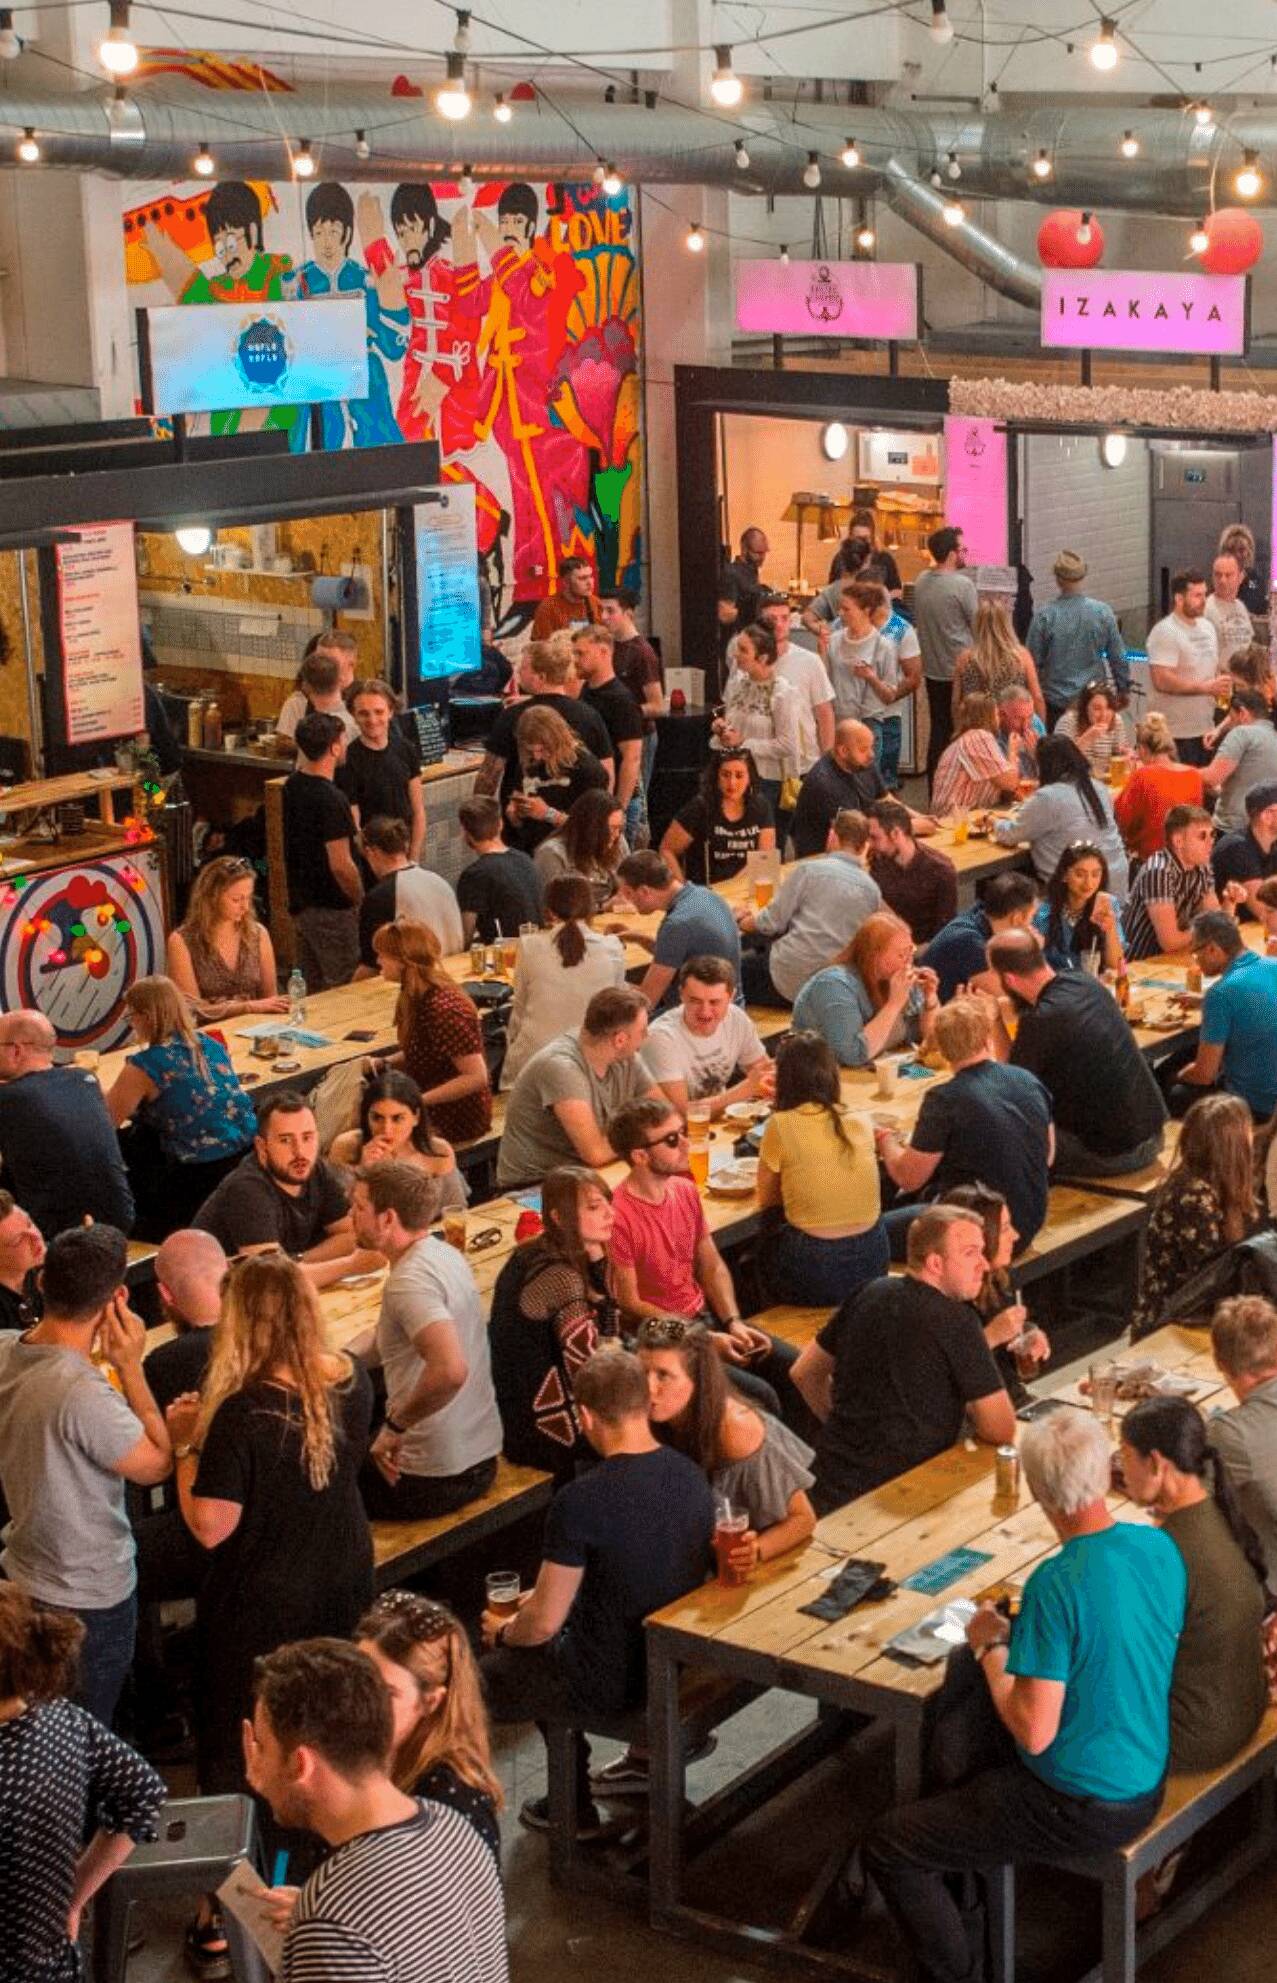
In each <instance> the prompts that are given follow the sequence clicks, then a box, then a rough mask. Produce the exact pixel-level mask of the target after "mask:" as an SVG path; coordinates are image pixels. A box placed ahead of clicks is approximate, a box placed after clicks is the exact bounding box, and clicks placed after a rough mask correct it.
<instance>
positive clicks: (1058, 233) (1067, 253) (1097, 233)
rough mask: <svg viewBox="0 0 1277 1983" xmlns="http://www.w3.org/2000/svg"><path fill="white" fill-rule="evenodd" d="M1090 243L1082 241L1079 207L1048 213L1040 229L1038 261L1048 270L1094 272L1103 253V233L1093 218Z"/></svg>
mask: <svg viewBox="0 0 1277 1983" xmlns="http://www.w3.org/2000/svg"><path fill="white" fill-rule="evenodd" d="M1086 225H1087V227H1088V228H1089V229H1090V237H1091V238H1090V240H1089V241H1082V240H1079V238H1078V237H1079V235H1080V233H1081V231H1082V226H1083V221H1082V215H1081V213H1080V212H1079V211H1078V209H1077V208H1076V207H1060V208H1058V209H1057V211H1056V212H1055V213H1049V214H1048V215H1047V217H1046V219H1045V220H1044V221H1043V223H1042V225H1041V227H1039V229H1038V260H1039V261H1040V262H1041V264H1042V266H1043V268H1048V269H1093V268H1094V267H1095V266H1096V264H1097V263H1098V262H1099V260H1100V258H1101V256H1102V255H1103V253H1104V229H1103V228H1102V227H1101V226H1100V223H1099V221H1098V220H1097V219H1096V218H1095V215H1094V214H1091V215H1090V216H1089V218H1088V220H1087V222H1086Z"/></svg>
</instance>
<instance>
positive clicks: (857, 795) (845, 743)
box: [790, 716, 887, 861]
mask: <svg viewBox="0 0 1277 1983" xmlns="http://www.w3.org/2000/svg"><path fill="white" fill-rule="evenodd" d="M886 795H887V787H886V785H885V784H884V783H883V777H882V773H881V771H879V769H878V767H877V765H876V764H875V763H874V740H873V732H872V730H870V728H869V726H868V724H866V723H858V722H857V721H856V719H855V717H854V716H848V717H846V718H844V720H843V721H842V722H841V723H840V724H839V725H838V727H837V728H836V730H835V731H834V743H833V749H832V750H829V751H826V752H825V755H824V756H823V757H818V758H817V759H816V762H815V763H814V764H813V765H812V768H811V770H810V771H809V772H808V773H807V776H806V777H805V778H804V779H803V782H802V788H801V790H800V791H799V794H798V804H797V805H796V806H795V807H794V817H793V820H792V822H791V824H790V832H791V834H792V836H793V842H794V856H795V859H797V860H800V861H801V860H805V859H806V858H807V856H808V855H809V854H823V853H824V851H825V848H826V846H827V845H828V842H829V829H830V827H831V826H832V825H833V823H834V820H835V819H836V818H837V816H838V814H839V813H840V812H847V811H850V812H862V813H867V812H868V811H869V808H870V806H871V805H873V803H874V801H875V800H877V799H882V798H885V797H886Z"/></svg>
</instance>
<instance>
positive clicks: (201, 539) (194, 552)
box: [173, 523, 213, 558]
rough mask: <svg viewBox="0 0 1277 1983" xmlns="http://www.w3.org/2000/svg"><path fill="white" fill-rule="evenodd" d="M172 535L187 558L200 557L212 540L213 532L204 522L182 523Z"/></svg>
mask: <svg viewBox="0 0 1277 1983" xmlns="http://www.w3.org/2000/svg"><path fill="white" fill-rule="evenodd" d="M173 535H174V537H176V539H177V542H178V546H179V548H180V549H181V550H183V551H185V553H186V555H187V557H188V558H202V557H203V555H204V553H205V551H207V549H208V547H209V545H210V544H211V543H212V541H213V533H212V531H211V530H210V529H209V527H208V525H207V524H206V523H183V524H181V525H180V526H179V527H178V529H176V530H175V531H174V532H173Z"/></svg>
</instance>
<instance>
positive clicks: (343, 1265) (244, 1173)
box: [194, 1088, 383, 1288]
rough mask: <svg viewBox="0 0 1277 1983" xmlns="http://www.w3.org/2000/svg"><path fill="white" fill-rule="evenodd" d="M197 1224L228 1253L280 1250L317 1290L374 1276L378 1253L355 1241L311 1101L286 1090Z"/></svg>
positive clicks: (269, 1100)
mask: <svg viewBox="0 0 1277 1983" xmlns="http://www.w3.org/2000/svg"><path fill="white" fill-rule="evenodd" d="M194 1224H195V1225H196V1226H197V1227H198V1228H199V1230H200V1231H201V1232H211V1233H212V1235H213V1237H214V1239H217V1240H219V1241H220V1242H221V1245H222V1247H223V1249H224V1251H225V1252H226V1253H228V1254H231V1253H239V1252H241V1251H246V1252H253V1251H255V1250H261V1249H262V1248H265V1247H272V1246H274V1247H279V1248H280V1249H281V1250H282V1251H283V1252H285V1253H288V1254H291V1255H292V1257H293V1258H294V1259H295V1260H300V1261H301V1263H302V1265H303V1266H304V1267H305V1269H306V1271H307V1273H308V1274H309V1275H310V1278H311V1280H312V1281H313V1282H314V1284H315V1286H316V1287H317V1288H326V1287H328V1286H329V1285H330V1283H331V1282H333V1281H339V1280H341V1279H342V1277H343V1276H344V1275H346V1274H362V1273H372V1272H374V1271H375V1270H376V1269H377V1268H378V1267H380V1266H381V1265H382V1264H383V1263H382V1258H381V1255H380V1254H379V1253H367V1252H365V1251H364V1250H363V1249H362V1248H360V1247H358V1246H356V1244H355V1236H354V1232H353V1229H352V1227H351V1223H350V1212H349V1209H348V1193H347V1188H346V1184H345V1180H344V1176H343V1173H342V1172H341V1171H339V1170H338V1169H337V1167H336V1165H335V1164H330V1163H328V1162H327V1161H326V1159H325V1158H323V1157H321V1156H320V1154H319V1131H318V1129H317V1128H316V1126H315V1117H314V1114H313V1113H312V1111H311V1106H310V1103H309V1102H308V1101H307V1100H306V1099H305V1097H304V1096H302V1095H297V1094H294V1093H293V1092H292V1090H291V1089H288V1088H285V1089H283V1090H282V1091H281V1092H280V1093H279V1094H277V1095H266V1096H264V1097H263V1098H262V1101H261V1103H260V1105H259V1107H258V1111H257V1134H256V1136H255V1137H254V1138H253V1147H252V1149H251V1150H250V1151H249V1153H248V1155H247V1156H246V1157H243V1158H241V1159H240V1161H239V1163H238V1164H236V1166H235V1168H234V1170H233V1171H231V1173H230V1175H229V1176H228V1177H224V1178H223V1179H222V1181H221V1183H220V1184H219V1185H218V1187H217V1189H216V1191H214V1192H212V1193H211V1195H210V1196H209V1197H207V1198H206V1199H205V1200H204V1203H203V1204H202V1205H201V1206H200V1208H199V1211H198V1212H197V1213H196V1214H195V1219H194Z"/></svg>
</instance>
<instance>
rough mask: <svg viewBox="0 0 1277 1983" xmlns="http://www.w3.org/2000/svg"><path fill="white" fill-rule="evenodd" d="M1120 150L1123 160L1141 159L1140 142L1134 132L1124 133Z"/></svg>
mask: <svg viewBox="0 0 1277 1983" xmlns="http://www.w3.org/2000/svg"><path fill="white" fill-rule="evenodd" d="M1118 149H1119V150H1120V151H1121V154H1122V157H1123V158H1138V157H1139V155H1140V141H1139V139H1138V138H1137V137H1136V135H1135V133H1134V131H1123V133H1122V142H1121V145H1120V146H1119V147H1118Z"/></svg>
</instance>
